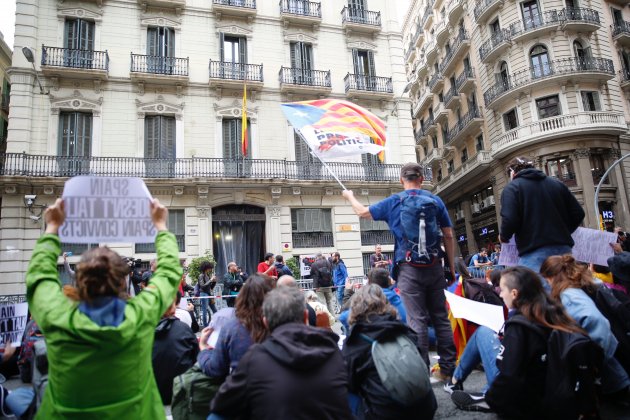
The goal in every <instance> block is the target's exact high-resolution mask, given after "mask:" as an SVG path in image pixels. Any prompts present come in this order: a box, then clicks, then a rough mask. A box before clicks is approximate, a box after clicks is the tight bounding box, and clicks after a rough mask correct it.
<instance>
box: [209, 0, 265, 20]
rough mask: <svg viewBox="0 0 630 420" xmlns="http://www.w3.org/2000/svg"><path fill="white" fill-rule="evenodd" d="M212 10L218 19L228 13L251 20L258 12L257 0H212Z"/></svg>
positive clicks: (228, 14)
mask: <svg viewBox="0 0 630 420" xmlns="http://www.w3.org/2000/svg"><path fill="white" fill-rule="evenodd" d="M212 11H213V12H214V14H215V16H216V17H217V19H218V20H221V17H222V16H223V15H226V16H234V17H241V18H247V19H248V20H250V21H251V20H252V19H254V17H255V16H256V13H257V9H256V0H212Z"/></svg>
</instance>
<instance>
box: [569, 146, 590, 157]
mask: <svg viewBox="0 0 630 420" xmlns="http://www.w3.org/2000/svg"><path fill="white" fill-rule="evenodd" d="M590 155H591V151H590V149H588V148H582V149H575V150H574V151H573V156H575V158H576V159H588V158H589V156H590Z"/></svg>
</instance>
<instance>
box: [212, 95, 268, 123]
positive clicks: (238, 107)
mask: <svg viewBox="0 0 630 420" xmlns="http://www.w3.org/2000/svg"><path fill="white" fill-rule="evenodd" d="M214 111H215V115H216V118H217V121H221V120H222V119H223V118H241V115H242V104H241V101H239V100H234V101H233V102H232V104H230V105H227V106H219V105H217V104H216V103H215V104H214ZM247 117H248V118H249V120H250V122H251V123H252V124H253V123H255V122H256V121H257V120H258V107H251V108H250V107H248V108H247Z"/></svg>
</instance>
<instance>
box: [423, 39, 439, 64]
mask: <svg viewBox="0 0 630 420" xmlns="http://www.w3.org/2000/svg"><path fill="white" fill-rule="evenodd" d="M424 51H425V55H426V57H427V64H432V63H433V61H435V59H436V58H437V56H438V46H437V42H436V40H435V38H434V39H432V40H431V41H429V42H428V43H427V44H426V45H425V47H424Z"/></svg>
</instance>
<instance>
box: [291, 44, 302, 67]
mask: <svg viewBox="0 0 630 420" xmlns="http://www.w3.org/2000/svg"><path fill="white" fill-rule="evenodd" d="M299 45H300V43H299V42H292V43H291V48H290V50H291V67H292V68H294V69H297V68H300V59H299V57H300V50H299Z"/></svg>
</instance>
